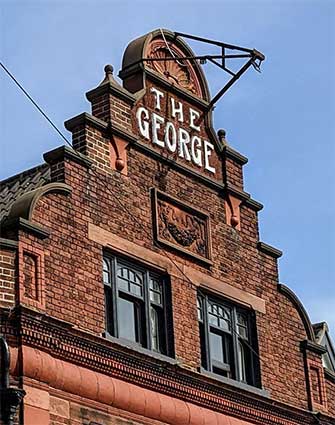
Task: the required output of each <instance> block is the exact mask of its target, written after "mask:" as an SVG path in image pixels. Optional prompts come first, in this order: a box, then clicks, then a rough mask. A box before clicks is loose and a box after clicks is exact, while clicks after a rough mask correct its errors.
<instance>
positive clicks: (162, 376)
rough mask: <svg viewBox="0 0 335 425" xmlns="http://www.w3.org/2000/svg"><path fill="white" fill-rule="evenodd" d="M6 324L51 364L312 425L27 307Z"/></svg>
mask: <svg viewBox="0 0 335 425" xmlns="http://www.w3.org/2000/svg"><path fill="white" fill-rule="evenodd" d="M10 320H11V322H10V324H11V327H20V328H21V332H20V334H21V340H22V344H24V345H29V346H31V347H35V348H38V349H40V350H42V351H47V352H48V353H49V354H50V355H51V356H52V357H53V358H59V359H62V360H64V361H67V362H71V363H76V364H80V365H81V366H82V367H83V368H87V369H90V370H92V369H93V370H95V371H97V372H100V373H102V374H105V375H109V376H113V377H115V378H117V379H121V380H124V381H128V382H132V383H133V384H135V385H140V386H142V387H146V388H148V389H150V390H153V391H157V392H160V393H164V394H166V395H169V396H171V397H175V398H178V399H182V400H185V401H187V402H190V403H194V404H198V405H201V406H202V407H204V408H209V409H211V410H216V411H219V412H221V413H224V414H228V415H232V416H235V417H236V416H238V417H240V418H243V419H244V420H251V421H257V423H258V424H262V425H263V424H264V425H272V424H273V425H274V424H276V425H279V424H281V425H289V424H299V425H302V424H312V423H313V422H312V417H311V415H310V413H309V412H307V411H303V410H300V409H298V408H294V407H289V406H287V405H285V404H284V403H280V402H277V401H275V400H268V399H266V398H265V397H261V396H258V395H255V394H251V393H249V392H248V391H244V390H241V389H236V388H233V387H231V386H229V385H226V384H224V383H220V384H219V383H218V382H215V381H214V380H211V379H210V378H208V377H205V376H202V375H200V374H198V373H196V372H192V371H189V370H186V369H184V368H182V367H179V366H176V365H171V364H169V363H164V362H163V361H161V360H158V359H154V358H150V357H148V356H145V355H144V354H141V353H139V352H136V351H132V350H131V349H127V348H125V347H121V346H119V345H118V344H117V343H111V342H109V341H106V340H104V339H102V338H100V337H97V336H94V335H91V334H88V333H86V332H84V331H81V330H79V329H75V328H74V327H71V325H70V324H68V323H63V322H62V321H59V320H57V319H54V318H51V317H49V316H48V315H46V314H42V313H37V312H35V311H32V310H30V309H28V308H26V307H21V308H19V309H16V310H15V311H14V313H12V314H11V317H10ZM4 325H5V327H6V328H7V329H8V328H9V327H10V326H9V325H8V323H5V324H4ZM8 330H9V329H8ZM325 423H326V422H325ZM329 423H330V422H329Z"/></svg>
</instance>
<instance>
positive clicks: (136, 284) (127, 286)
mask: <svg viewBox="0 0 335 425" xmlns="http://www.w3.org/2000/svg"><path fill="white" fill-rule="evenodd" d="M117 284H118V287H119V289H121V290H123V291H126V292H130V293H131V294H134V295H137V296H140V297H141V296H142V292H143V291H142V287H143V275H142V273H140V272H138V271H136V270H132V269H130V268H128V267H124V266H119V267H118V272H117Z"/></svg>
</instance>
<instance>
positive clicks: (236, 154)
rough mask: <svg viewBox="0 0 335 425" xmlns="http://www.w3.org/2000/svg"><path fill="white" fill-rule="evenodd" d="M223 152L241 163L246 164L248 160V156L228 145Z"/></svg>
mask: <svg viewBox="0 0 335 425" xmlns="http://www.w3.org/2000/svg"><path fill="white" fill-rule="evenodd" d="M223 153H224V154H225V155H226V157H227V158H229V159H232V160H234V161H235V162H237V163H238V164H240V165H245V164H247V162H248V158H247V157H246V156H244V155H242V154H240V153H239V152H237V151H236V150H235V149H233V148H232V147H230V146H228V145H226V146H224V147H223Z"/></svg>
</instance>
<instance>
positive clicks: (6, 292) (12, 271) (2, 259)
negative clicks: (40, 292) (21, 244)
mask: <svg viewBox="0 0 335 425" xmlns="http://www.w3.org/2000/svg"><path fill="white" fill-rule="evenodd" d="M16 277H17V273H16V251H15V250H10V249H6V248H2V249H1V250H0V307H6V308H9V307H13V306H14V304H15V281H16Z"/></svg>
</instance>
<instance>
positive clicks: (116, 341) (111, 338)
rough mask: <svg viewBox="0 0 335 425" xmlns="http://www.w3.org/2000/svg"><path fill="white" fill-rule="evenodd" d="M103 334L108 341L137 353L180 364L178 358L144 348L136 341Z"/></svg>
mask: <svg viewBox="0 0 335 425" xmlns="http://www.w3.org/2000/svg"><path fill="white" fill-rule="evenodd" d="M102 336H103V337H104V338H105V339H106V340H107V341H110V342H113V343H114V344H117V345H120V346H121V347H124V348H129V349H130V350H132V351H136V352H137V353H141V354H144V355H146V356H149V357H152V358H154V359H156V360H160V361H163V362H166V363H169V364H171V365H178V364H179V362H178V360H176V359H174V358H172V357H168V356H166V355H165V354H161V353H157V352H156V351H151V350H148V349H147V348H143V347H141V346H140V345H139V344H136V342H132V341H129V340H127V339H123V338H116V337H115V336H111V335H109V334H107V333H104V334H103V335H102Z"/></svg>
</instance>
